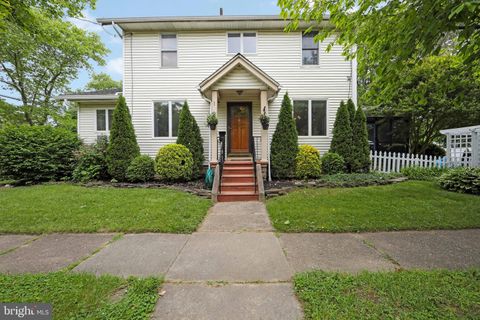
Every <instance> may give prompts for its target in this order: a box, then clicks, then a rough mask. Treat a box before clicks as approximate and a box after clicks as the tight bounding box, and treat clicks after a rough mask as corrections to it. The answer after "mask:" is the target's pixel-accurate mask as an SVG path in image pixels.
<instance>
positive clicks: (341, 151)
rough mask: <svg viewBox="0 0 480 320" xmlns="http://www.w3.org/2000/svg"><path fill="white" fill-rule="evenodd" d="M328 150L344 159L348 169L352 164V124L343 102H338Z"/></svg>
mask: <svg viewBox="0 0 480 320" xmlns="http://www.w3.org/2000/svg"><path fill="white" fill-rule="evenodd" d="M330 152H332V153H336V154H338V155H340V156H341V157H342V158H343V159H344V160H345V166H346V168H347V170H348V171H349V170H350V169H351V165H352V125H351V123H350V114H349V112H348V107H347V105H346V104H345V102H343V101H342V102H341V103H340V107H339V108H338V110H337V115H336V118H335V123H334V124H333V137H332V142H331V144H330Z"/></svg>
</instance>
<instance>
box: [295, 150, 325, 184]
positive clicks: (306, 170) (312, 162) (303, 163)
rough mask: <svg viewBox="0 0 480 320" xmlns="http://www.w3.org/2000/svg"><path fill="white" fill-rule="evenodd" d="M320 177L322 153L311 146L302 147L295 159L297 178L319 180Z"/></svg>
mask: <svg viewBox="0 0 480 320" xmlns="http://www.w3.org/2000/svg"><path fill="white" fill-rule="evenodd" d="M320 175H321V166H320V152H318V150H317V149H315V148H314V147H312V146H311V145H308V144H304V145H301V146H300V147H299V148H298V153H297V157H296V159H295V176H296V177H297V178H299V179H309V178H318V177H320Z"/></svg>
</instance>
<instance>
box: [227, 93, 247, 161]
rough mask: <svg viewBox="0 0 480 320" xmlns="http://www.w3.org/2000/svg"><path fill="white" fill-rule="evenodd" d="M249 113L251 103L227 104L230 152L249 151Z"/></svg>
mask: <svg viewBox="0 0 480 320" xmlns="http://www.w3.org/2000/svg"><path fill="white" fill-rule="evenodd" d="M251 115H252V105H251V103H245V102H242V103H237V102H235V103H229V104H228V129H229V151H230V152H231V153H248V152H250V147H249V145H250V144H249V141H250V132H251V120H252V117H251Z"/></svg>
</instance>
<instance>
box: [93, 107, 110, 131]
mask: <svg viewBox="0 0 480 320" xmlns="http://www.w3.org/2000/svg"><path fill="white" fill-rule="evenodd" d="M112 119H113V109H97V111H96V122H97V131H105V132H110V129H111V127H112Z"/></svg>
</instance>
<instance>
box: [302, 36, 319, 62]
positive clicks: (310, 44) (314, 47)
mask: <svg viewBox="0 0 480 320" xmlns="http://www.w3.org/2000/svg"><path fill="white" fill-rule="evenodd" d="M315 34H316V33H315V32H309V33H306V34H303V35H302V64H303V65H317V64H318V43H316V42H315V40H314V37H315Z"/></svg>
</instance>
